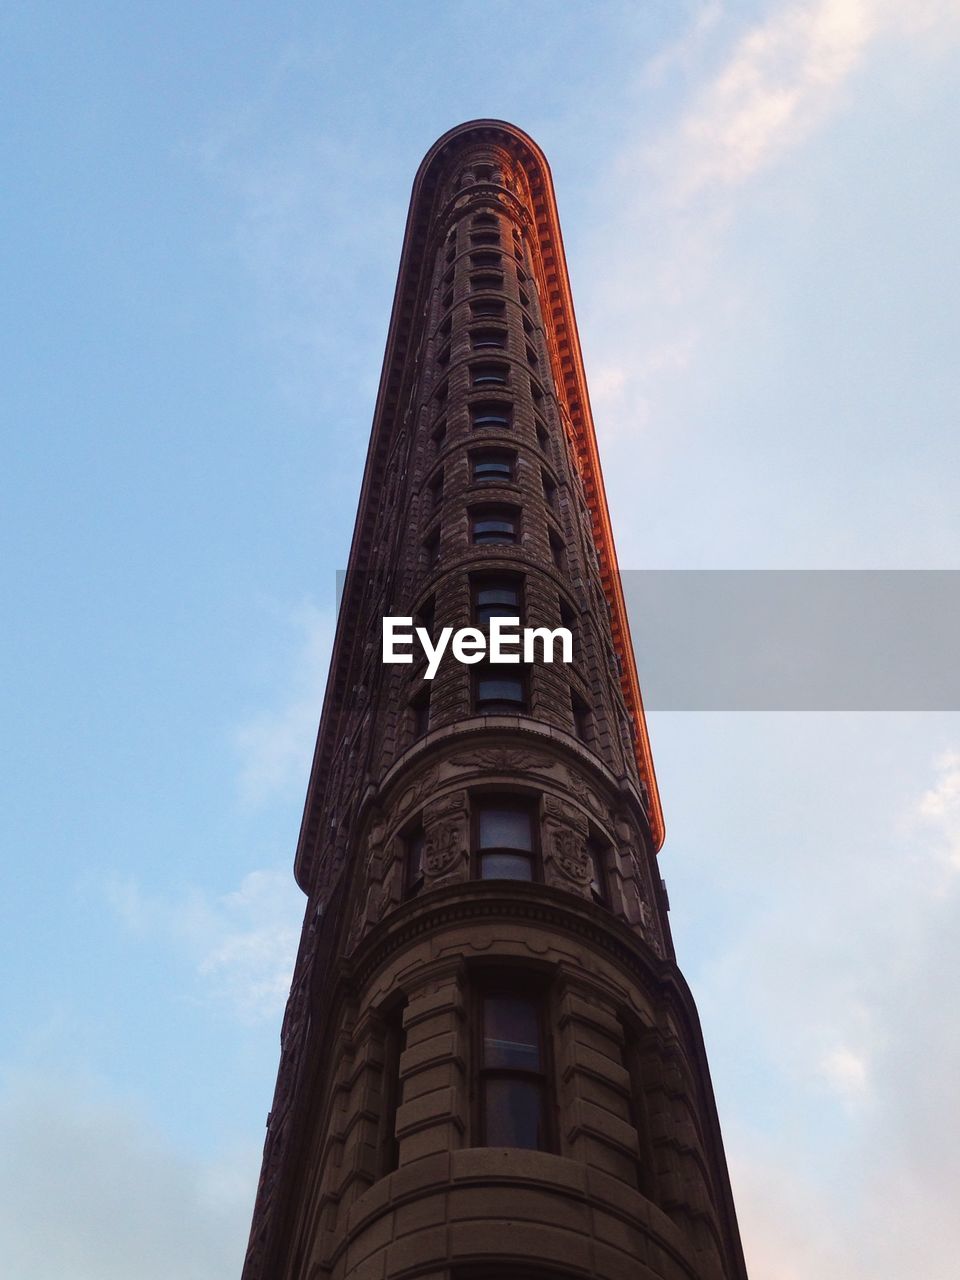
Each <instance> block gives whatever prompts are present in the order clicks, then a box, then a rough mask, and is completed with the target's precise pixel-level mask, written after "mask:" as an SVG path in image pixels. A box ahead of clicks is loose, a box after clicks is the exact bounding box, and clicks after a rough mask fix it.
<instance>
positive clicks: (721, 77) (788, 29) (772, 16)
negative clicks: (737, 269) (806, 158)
mask: <svg viewBox="0 0 960 1280" xmlns="http://www.w3.org/2000/svg"><path fill="white" fill-rule="evenodd" d="M958 17H960V9H958V6H957V5H956V4H952V3H942V2H941V0H915V2H914V3H913V4H910V5H903V4H901V3H899V0H894V2H893V3H891V0H808V2H807V3H788V4H781V5H777V6H775V7H773V8H772V9H771V10H770V12H769V13H768V15H767V16H766V17H765V18H764V19H763V20H761V21H760V22H758V23H756V24H755V25H753V26H751V27H750V28H748V30H747V31H746V32H745V33H744V34H743V35H742V36H740V38H739V39H738V40H737V41H736V43H735V45H734V48H733V50H732V52H731V53H730V54H729V56H728V57H727V59H726V60H725V61H724V63H723V64H722V65H721V67H720V70H719V71H718V72H717V73H716V74H714V75H713V76H712V77H710V78H709V80H708V81H707V83H706V84H705V85H704V86H703V87H702V88H701V89H700V91H699V92H698V93H697V94H696V95H695V98H694V101H693V102H692V104H691V106H690V107H689V108H688V109H687V110H686V111H685V112H684V114H683V116H682V118H681V119H680V121H679V122H678V124H677V125H676V126H675V127H674V128H673V129H672V130H671V131H670V132H669V133H668V135H667V136H666V137H665V138H664V139H663V140H662V142H661V143H660V144H659V146H658V147H656V148H654V150H653V152H652V155H653V158H654V162H655V167H657V168H659V169H660V170H661V172H662V173H663V174H664V177H665V179H666V185H667V188H668V189H669V190H670V191H671V193H672V194H673V196H674V197H675V198H677V199H679V200H681V201H682V202H688V201H690V200H691V199H692V198H694V197H696V196H698V195H700V194H701V193H703V192H704V191H705V190H707V189H709V188H711V187H716V186H720V187H732V186H735V185H737V184H740V183H743V182H744V181H746V180H748V179H749V178H751V177H752V176H753V175H754V174H756V173H758V172H759V171H760V170H762V169H764V168H766V167H767V166H769V165H771V164H773V163H775V162H776V161H777V160H778V159H779V158H780V157H781V156H783V155H784V154H785V153H787V152H788V151H790V150H792V149H793V148H794V147H796V146H798V145H799V144H800V143H802V142H804V141H805V140H806V139H807V138H809V137H810V136H811V135H812V134H813V133H814V132H815V131H816V130H817V129H818V128H819V127H821V126H822V125H823V124H824V123H825V122H826V121H827V120H828V119H829V118H830V116H831V115H832V114H833V112H834V111H835V110H836V108H837V106H838V104H839V103H840V102H841V101H842V91H843V89H844V87H845V86H846V85H847V84H848V83H849V82H850V80H851V79H852V77H853V76H854V75H855V73H856V72H857V70H858V69H859V68H860V66H861V64H862V63H863V60H864V58H865V55H866V53H867V51H868V49H869V48H870V46H871V44H872V43H873V42H874V41H876V40H877V39H878V38H880V37H881V36H884V35H896V36H903V37H916V36H918V35H923V36H927V35H929V33H930V32H931V31H932V30H938V29H943V28H949V27H952V26H953V25H955V20H956V19H957V18H958ZM718 27H719V22H718V15H717V13H716V9H715V7H714V6H708V7H707V9H706V10H704V11H703V12H702V14H701V15H700V17H699V18H698V19H697V21H696V22H695V24H694V27H693V31H692V34H691V37H690V43H689V44H688V45H687V47H688V48H690V47H694V46H699V45H701V44H702V41H703V37H704V35H705V34H706V33H707V32H709V31H713V30H716V29H718Z"/></svg>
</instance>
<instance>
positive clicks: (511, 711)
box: [474, 663, 527, 716]
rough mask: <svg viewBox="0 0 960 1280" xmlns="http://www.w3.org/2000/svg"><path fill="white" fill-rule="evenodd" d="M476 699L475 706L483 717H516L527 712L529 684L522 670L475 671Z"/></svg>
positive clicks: (486, 668) (493, 668)
mask: <svg viewBox="0 0 960 1280" xmlns="http://www.w3.org/2000/svg"><path fill="white" fill-rule="evenodd" d="M474 671H475V672H476V676H475V677H474V678H475V680H476V686H475V687H476V695H475V697H474V706H475V709H476V712H477V715H480V716H496V715H505V716H515V715H520V714H521V713H522V712H523V711H525V710H526V705H527V681H526V673H525V672H524V670H523V668H522V667H509V666H504V665H503V664H502V663H497V664H496V665H494V666H479V667H474Z"/></svg>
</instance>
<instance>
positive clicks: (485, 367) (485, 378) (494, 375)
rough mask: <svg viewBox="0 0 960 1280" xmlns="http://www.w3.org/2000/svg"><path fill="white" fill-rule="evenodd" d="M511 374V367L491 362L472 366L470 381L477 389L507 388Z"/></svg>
mask: <svg viewBox="0 0 960 1280" xmlns="http://www.w3.org/2000/svg"><path fill="white" fill-rule="evenodd" d="M509 373H510V367H509V365H505V364H494V363H492V362H491V363H489V364H472V365H471V366H470V380H471V383H472V385H473V386H475V387H505V386H506V385H507V377H508V375H509Z"/></svg>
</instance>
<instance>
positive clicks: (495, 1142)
mask: <svg viewBox="0 0 960 1280" xmlns="http://www.w3.org/2000/svg"><path fill="white" fill-rule="evenodd" d="M480 1003H481V1012H480V1090H479V1092H480V1134H481V1142H482V1143H483V1145H484V1146H488V1147H524V1148H526V1149H528V1150H533V1151H537V1150H543V1149H545V1148H546V1146H547V1138H546V1119H547V1117H546V1111H547V1108H546V1093H547V1087H546V1086H547V1077H546V1072H545V1070H544V1056H545V1055H544V1046H543V1026H542V1021H543V1019H542V1012H541V1007H540V1001H539V1000H536V999H534V998H533V997H531V996H526V995H520V994H517V993H516V992H514V991H512V990H504V991H498V990H488V991H485V992H484V994H483V996H482V999H481V1002H480Z"/></svg>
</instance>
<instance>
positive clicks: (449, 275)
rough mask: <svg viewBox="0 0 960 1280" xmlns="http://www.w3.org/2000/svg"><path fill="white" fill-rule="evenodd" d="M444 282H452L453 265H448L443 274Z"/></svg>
mask: <svg viewBox="0 0 960 1280" xmlns="http://www.w3.org/2000/svg"><path fill="white" fill-rule="evenodd" d="M443 283H444V284H453V267H449V268H448V269H447V270H446V272H444V276H443Z"/></svg>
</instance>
